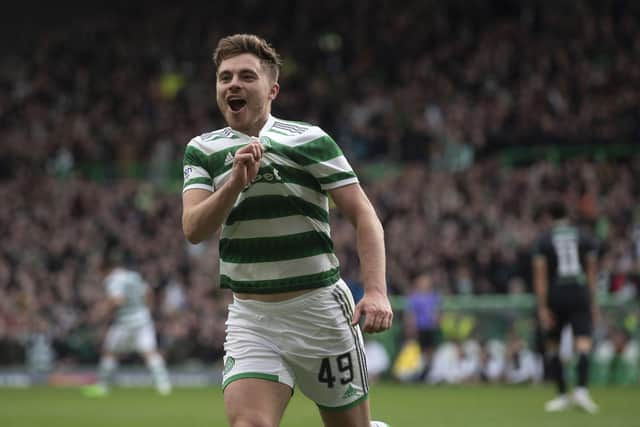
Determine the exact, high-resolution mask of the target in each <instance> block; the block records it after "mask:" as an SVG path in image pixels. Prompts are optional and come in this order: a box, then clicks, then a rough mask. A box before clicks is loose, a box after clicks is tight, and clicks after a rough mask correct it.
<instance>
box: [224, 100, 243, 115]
mask: <svg viewBox="0 0 640 427" xmlns="http://www.w3.org/2000/svg"><path fill="white" fill-rule="evenodd" d="M227 103H228V104H229V108H231V111H233V112H234V113H237V112H238V111H240V110H242V109H243V108H244V106H245V105H247V101H246V100H244V99H229V100H228V101H227Z"/></svg>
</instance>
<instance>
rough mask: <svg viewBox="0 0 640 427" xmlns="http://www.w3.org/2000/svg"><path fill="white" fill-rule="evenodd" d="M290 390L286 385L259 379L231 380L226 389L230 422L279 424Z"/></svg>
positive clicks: (225, 403)
mask: <svg viewBox="0 0 640 427" xmlns="http://www.w3.org/2000/svg"><path fill="white" fill-rule="evenodd" d="M291 392H292V389H291V388H290V387H289V386H288V385H286V384H282V383H278V382H274V381H269V380H262V379H258V378H243V379H239V380H237V381H234V382H232V383H230V384H229V385H228V386H227V387H226V388H225V389H224V407H225V412H226V414H227V419H228V420H229V425H230V426H235V425H268V426H269V427H277V426H279V425H280V420H281V419H282V415H283V414H284V410H285V408H286V407H287V404H288V403H289V400H290V399H291ZM263 423H264V424H263Z"/></svg>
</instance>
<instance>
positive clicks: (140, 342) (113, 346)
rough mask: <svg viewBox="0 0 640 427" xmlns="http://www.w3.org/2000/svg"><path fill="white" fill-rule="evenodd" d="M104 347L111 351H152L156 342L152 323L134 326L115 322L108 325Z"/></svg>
mask: <svg viewBox="0 0 640 427" xmlns="http://www.w3.org/2000/svg"><path fill="white" fill-rule="evenodd" d="M104 347H105V349H106V350H108V351H110V352H112V353H129V352H141V353H144V352H148V351H154V350H155V349H156V347H157V344H156V331H155V328H154V327H153V323H143V324H141V325H135V326H130V325H122V324H117V323H116V324H114V325H112V326H111V327H109V331H108V332H107V336H106V338H105V342H104Z"/></svg>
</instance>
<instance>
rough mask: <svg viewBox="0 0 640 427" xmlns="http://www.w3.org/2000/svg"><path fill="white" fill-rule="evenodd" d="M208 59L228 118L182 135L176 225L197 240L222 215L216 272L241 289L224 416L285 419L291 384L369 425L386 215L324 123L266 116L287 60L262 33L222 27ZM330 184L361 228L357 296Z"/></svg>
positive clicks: (385, 309) (344, 418) (228, 350)
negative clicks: (335, 223)
mask: <svg viewBox="0 0 640 427" xmlns="http://www.w3.org/2000/svg"><path fill="white" fill-rule="evenodd" d="M214 61H215V64H216V66H217V73H216V77H217V83H216V93H217V103H218V107H219V109H220V111H221V112H222V114H223V116H224V118H225V120H226V122H227V124H228V125H229V127H227V128H224V129H220V130H217V131H214V132H211V133H207V134H203V135H201V136H198V137H196V138H194V139H192V140H191V141H190V142H189V144H188V146H187V148H186V151H185V156H184V190H183V216H182V226H183V230H184V233H185V235H186V237H187V238H188V240H189V241H191V242H193V243H197V242H201V241H203V240H205V239H208V238H210V237H211V236H212V235H213V234H214V233H215V232H217V231H218V230H219V229H220V228H221V227H222V230H221V235H220V284H221V286H222V287H223V288H230V289H231V290H232V291H233V292H234V301H233V303H232V304H231V305H230V306H229V316H228V320H227V331H226V332H227V335H226V341H225V358H224V360H225V367H224V372H223V389H224V402H225V409H226V413H227V417H228V419H229V422H230V424H231V425H232V426H236V427H237V426H249V425H251V426H256V425H260V426H263V427H275V426H278V425H279V424H280V420H281V418H282V415H283V413H284V410H285V408H286V406H287V404H288V403H289V400H290V398H291V394H292V392H293V389H294V385H295V384H297V385H298V386H299V387H300V390H301V391H302V392H303V393H304V394H305V395H306V396H308V397H309V398H311V399H312V400H313V401H314V402H315V403H316V404H317V406H318V408H319V409H320V413H321V416H322V419H323V421H324V425H325V426H327V427H332V426H335V427H337V426H345V427H346V426H351V427H369V426H370V418H369V403H368V399H367V398H368V378H367V368H366V363H365V356H364V350H363V340H362V335H361V332H360V327H359V325H358V323H359V322H360V320H361V318H363V319H364V320H363V329H364V331H365V332H379V331H384V330H386V329H389V328H390V327H391V322H392V317H393V313H392V311H391V305H390V303H389V299H388V297H387V289H386V278H385V250H384V238H383V230H382V225H381V224H380V221H379V219H378V217H377V215H376V213H375V211H374V209H373V206H372V205H371V203H370V202H369V200H368V198H367V196H366V195H365V194H364V192H363V191H362V189H361V187H360V185H359V183H358V178H357V177H356V175H355V173H354V172H353V170H352V169H351V166H350V165H349V163H348V161H347V160H346V158H345V157H344V156H343V154H342V152H341V150H340V148H339V147H338V145H337V144H336V143H335V142H334V140H333V139H332V138H331V137H330V136H329V135H327V134H326V133H325V132H324V131H322V129H320V128H319V127H317V126H312V125H309V124H306V123H300V122H292V121H285V120H281V119H277V118H275V117H273V116H272V115H271V103H272V101H273V100H274V99H275V98H276V96H277V95H278V92H279V89H280V86H279V84H278V74H279V68H280V64H281V60H280V57H279V55H278V54H277V53H276V51H275V50H274V49H273V48H272V47H271V46H270V45H269V44H268V43H267V42H266V41H265V40H263V39H261V38H259V37H257V36H254V35H248V34H236V35H233V36H229V37H225V38H223V39H221V40H220V42H219V43H218V46H217V48H216V51H215V53H214ZM329 195H330V196H331V198H332V199H333V201H334V202H335V204H336V205H337V207H338V208H339V209H340V210H341V211H342V213H343V214H344V215H345V216H346V217H347V218H348V219H349V220H350V221H351V222H352V224H353V225H354V226H355V228H356V235H357V247H358V254H359V257H360V263H361V275H362V282H363V284H364V286H363V287H364V295H363V297H362V299H361V300H360V301H359V303H358V305H355V304H354V301H353V297H352V295H351V292H350V290H349V288H348V287H347V285H346V284H345V283H344V281H343V280H342V279H341V278H340V269H339V263H338V259H337V257H336V255H335V253H334V250H333V242H332V241H331V237H330V228H329V198H328V196H329ZM373 425H379V424H373Z"/></svg>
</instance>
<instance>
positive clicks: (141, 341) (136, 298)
mask: <svg viewBox="0 0 640 427" xmlns="http://www.w3.org/2000/svg"><path fill="white" fill-rule="evenodd" d="M120 258H121V256H120V253H118V252H115V251H110V252H108V254H107V255H106V256H105V257H104V260H103V264H102V274H103V277H104V278H105V279H104V284H105V287H106V294H107V295H106V300H105V301H104V303H103V304H102V305H100V306H99V307H98V308H97V310H96V313H95V316H96V317H97V318H101V319H103V320H104V319H110V320H111V324H110V326H109V329H108V331H107V334H106V337H105V340H104V342H103V346H102V355H101V358H100V366H99V372H98V377H99V378H98V383H97V384H95V385H93V386H90V387H87V388H86V389H85V390H84V392H85V395H87V396H89V397H102V396H106V395H107V394H108V393H109V386H110V384H111V382H112V377H113V374H114V372H115V370H116V368H117V364H118V359H117V356H118V355H122V354H125V353H131V352H136V353H138V354H140V355H142V356H143V357H144V360H145V363H146V365H147V367H148V368H149V370H150V371H151V374H152V376H153V380H154V383H155V386H156V390H157V391H158V393H160V394H161V395H168V394H170V393H171V383H170V381H169V375H168V373H167V369H166V366H165V362H164V359H163V357H162V355H160V353H158V351H157V348H156V347H157V346H156V331H155V327H154V325H153V320H152V318H151V313H150V311H149V306H150V302H151V299H152V298H151V297H152V294H151V289H150V287H149V285H148V284H147V283H146V282H145V281H144V279H143V278H142V277H141V276H140V274H138V273H137V272H135V271H132V270H128V269H126V268H123V267H121V266H120V265H121V264H122V260H121V259H120Z"/></svg>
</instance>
